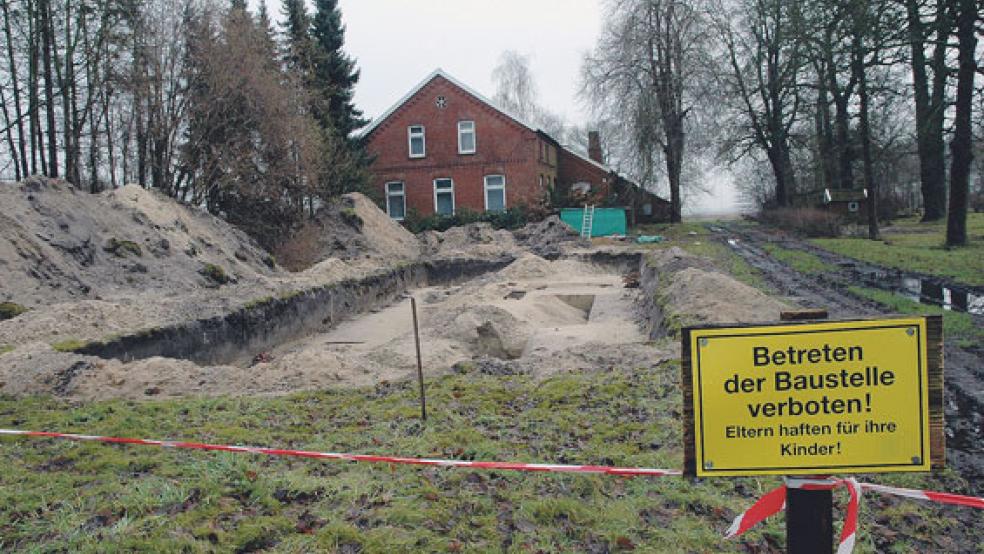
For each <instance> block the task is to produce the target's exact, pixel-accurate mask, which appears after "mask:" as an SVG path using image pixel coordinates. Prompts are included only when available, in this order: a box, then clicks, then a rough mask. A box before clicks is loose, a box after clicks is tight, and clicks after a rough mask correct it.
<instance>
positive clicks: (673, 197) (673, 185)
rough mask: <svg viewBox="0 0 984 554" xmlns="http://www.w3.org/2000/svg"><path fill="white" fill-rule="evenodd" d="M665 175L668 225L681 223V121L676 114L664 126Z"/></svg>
mask: <svg viewBox="0 0 984 554" xmlns="http://www.w3.org/2000/svg"><path fill="white" fill-rule="evenodd" d="M666 125H667V126H666V148H665V149H664V154H665V155H666V175H667V178H668V179H669V181H670V210H671V211H670V223H680V222H681V221H683V217H682V212H683V209H682V207H683V198H682V197H681V195H680V176H681V174H682V173H683V145H684V134H683V121H682V118H681V117H679V116H678V115H676V114H673V115H672V117H669V118H667V124H666Z"/></svg>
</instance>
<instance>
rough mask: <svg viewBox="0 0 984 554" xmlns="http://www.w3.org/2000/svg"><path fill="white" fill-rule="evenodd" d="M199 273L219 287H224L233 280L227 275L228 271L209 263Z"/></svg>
mask: <svg viewBox="0 0 984 554" xmlns="http://www.w3.org/2000/svg"><path fill="white" fill-rule="evenodd" d="M198 272H199V273H201V274H202V275H204V276H205V277H206V278H208V279H209V280H211V281H212V282H214V283H216V284H219V285H224V284H226V283H229V282H231V281H232V279H231V278H230V277H229V274H227V273H226V271H225V270H224V269H222V266H218V265H215V264H211V263H207V264H205V265H203V266H202V268H201V269H200V270H199V271H198Z"/></svg>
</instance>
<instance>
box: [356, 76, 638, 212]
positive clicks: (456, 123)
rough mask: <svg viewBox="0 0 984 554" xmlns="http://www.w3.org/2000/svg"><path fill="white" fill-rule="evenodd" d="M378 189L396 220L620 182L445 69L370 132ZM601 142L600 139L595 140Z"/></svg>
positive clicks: (600, 192)
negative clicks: (555, 189) (411, 212)
mask: <svg viewBox="0 0 984 554" xmlns="http://www.w3.org/2000/svg"><path fill="white" fill-rule="evenodd" d="M363 138H364V140H366V144H367V149H368V151H369V153H370V154H371V155H372V156H373V157H374V162H373V165H372V166H371V168H370V171H371V175H372V177H371V178H372V186H373V187H376V189H377V190H378V191H379V192H380V193H381V196H382V198H384V199H385V201H384V204H385V207H386V212H387V213H388V214H389V215H390V217H392V218H394V219H398V220H402V219H403V218H404V217H405V216H406V215H407V213H408V212H409V211H410V210H414V211H416V212H417V213H419V214H420V215H425V216H426V215H431V214H434V213H439V214H442V215H451V214H453V213H455V211H457V210H460V209H462V208H467V209H469V210H473V211H479V212H481V211H499V210H505V209H507V208H511V207H515V206H521V205H526V206H532V205H536V204H539V203H541V202H544V201H546V200H547V199H548V192H549V190H550V189H551V188H553V187H560V188H559V189H558V190H563V191H572V190H573V191H585V192H589V193H591V196H596V197H601V198H604V197H607V196H608V195H609V194H610V193H611V192H612V190H613V189H612V187H613V185H614V184H615V182H616V181H617V180H618V179H620V178H619V177H618V175H617V174H616V173H615V172H614V171H612V170H611V169H610V168H608V167H607V166H605V165H604V164H603V163H601V162H600V152H601V149H600V145H598V148H597V150H598V159H597V160H592V159H589V158H586V157H583V156H581V155H579V154H577V153H575V152H572V151H571V150H569V149H567V148H564V147H563V146H562V145H560V144H559V143H558V142H557V141H556V140H554V139H553V138H552V137H550V136H549V135H548V134H546V133H545V132H543V131H542V130H539V129H537V128H535V127H533V126H530V125H529V124H527V123H524V122H523V121H521V120H519V119H518V118H516V117H514V116H512V115H510V114H508V113H506V112H504V111H502V110H500V109H499V108H497V107H495V105H494V104H493V103H492V102H490V101H489V100H487V99H486V98H485V97H483V96H482V95H481V94H479V93H477V92H475V91H474V90H472V89H471V88H469V87H468V86H467V85H465V84H463V83H461V82H460V81H458V80H456V79H455V78H454V77H451V76H450V75H448V74H447V73H446V72H444V71H443V70H441V69H438V70H436V71H434V72H433V73H431V74H430V75H428V76H427V78H425V79H424V80H423V81H422V82H421V83H420V84H418V85H417V86H415V87H414V88H413V89H412V90H411V91H410V92H409V93H407V94H406V96H404V97H403V98H401V99H400V100H399V101H398V102H397V103H396V104H395V105H394V106H393V107H392V108H390V109H389V110H387V111H386V112H385V113H384V114H383V115H381V116H380V117H378V118H376V119H375V120H374V121H373V122H372V123H371V124H370V125H369V127H367V128H366V130H365V131H364V132H363ZM594 140H596V141H597V136H596V135H595V137H594Z"/></svg>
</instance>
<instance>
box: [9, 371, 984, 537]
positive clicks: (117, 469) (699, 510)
mask: <svg viewBox="0 0 984 554" xmlns="http://www.w3.org/2000/svg"><path fill="white" fill-rule="evenodd" d="M678 374H679V365H678V364H677V363H668V364H664V365H663V366H660V367H655V368H652V367H650V368H626V369H624V370H610V371H603V372H597V373H571V374H563V375H558V376H555V377H552V378H550V379H547V380H536V379H533V378H531V377H526V376H510V377H508V378H503V377H501V376H487V375H482V374H477V373H474V372H473V373H467V374H464V375H448V376H445V377H441V378H437V379H434V380H433V381H432V382H431V383H430V384H429V385H428V406H429V407H430V416H431V419H430V421H429V422H428V424H427V425H426V426H422V425H421V424H420V422H419V421H418V420H417V418H416V414H417V411H418V407H417V398H416V393H415V392H414V389H415V385H414V384H413V383H409V382H408V383H399V384H381V385H379V386H377V387H374V388H367V389H360V390H354V391H353V390H344V391H325V392H316V393H304V394H296V395H293V396H289V397H280V398H235V399H233V398H216V399H185V400H169V401H155V402H147V403H136V402H128V401H112V402H98V403H86V404H74V403H68V402H65V401H60V400H54V399H50V398H17V399H15V398H12V397H6V398H2V397H0V427H17V428H22V429H45V430H60V431H69V432H78V433H91V434H109V435H116V436H130V437H156V438H169V439H177V440H181V439H184V440H195V441H211V442H218V443H229V444H250V445H274V446H282V447H288V448H302V449H310V450H330V451H341V452H346V451H348V452H360V453H379V454H399V455H406V456H427V457H453V458H458V459H483V460H493V459H494V460H520V461H537V462H557V463H586V464H618V465H628V466H648V467H667V468H675V467H680V465H681V463H682V462H681V457H682V453H681V447H680V442H681V428H680V421H679V417H680V389H679V386H678V384H677V379H678V377H677V376H678ZM0 464H3V467H4V471H2V472H0V537H3V539H2V541H3V549H4V550H32V551H34V550H38V551H42V550H43V551H72V552H102V551H106V550H111V551H134V550H136V551H192V552H197V551H235V550H239V551H250V550H257V549H265V550H268V551H274V552H312V551H329V552H330V551H341V552H355V551H361V552H409V551H413V552H490V551H497V552H498V551H504V552H539V551H542V552H584V551H612V552H617V551H623V550H632V549H635V550H637V551H645V552H653V551H656V552H659V551H674V552H677V551H696V552H738V551H773V550H777V549H779V548H780V546H781V544H782V541H783V523H782V518H774V519H773V520H772V521H769V522H768V523H767V524H765V525H763V526H761V527H759V528H756V529H755V530H753V531H752V532H750V533H749V534H748V535H746V536H745V537H743V538H742V539H741V540H739V541H726V540H724V539H723V538H722V533H723V531H724V530H725V529H726V528H727V526H728V524H729V522H730V520H731V519H732V518H733V517H734V516H735V515H736V513H737V512H738V511H740V510H743V509H745V508H747V507H748V506H750V505H751V503H752V502H753V501H754V499H755V498H757V497H758V496H760V495H761V494H762V493H763V492H765V491H767V490H770V489H771V488H772V487H773V486H775V485H776V484H777V483H778V480H777V479H775V478H762V479H752V478H742V479H706V480H701V481H691V480H686V479H682V478H679V477H667V478H657V479H645V478H633V479H625V478H614V477H601V476H579V475H546V474H523V473H510V472H479V471H468V470H452V469H440V468H418V467H407V466H395V467H389V466H383V465H372V464H356V463H338V462H321V461H314V460H298V459H284V458H270V457H264V456H253V455H243V454H232V453H207V452H194V451H177V450H169V449H158V448H149V447H136V446H122V445H119V446H117V445H113V446H108V445H101V444H92V443H73V442H66V441H52V440H47V439H21V438H10V437H2V438H0ZM878 480H879V481H881V482H891V483H895V484H899V485H904V486H927V487H930V488H936V489H943V490H950V491H954V492H959V491H961V490H964V488H965V487H966V483H965V482H963V481H962V480H961V479H960V478H959V477H957V476H955V475H954V474H953V473H952V472H946V473H944V474H943V475H942V476H939V477H933V478H929V477H921V476H914V475H908V476H904V477H903V476H897V477H891V478H889V477H881V478H879V479H878ZM843 496H844V495H842V494H840V493H838V495H837V498H838V504H839V505H840V504H841V502H842V501H843V498H842V497H843ZM838 509H839V510H840V509H841V508H838ZM838 513H842V512H838ZM861 517H862V519H861V521H862V535H861V537H860V539H859V551H860V552H869V551H873V550H875V549H877V548H879V547H884V546H885V545H890V546H891V547H892V548H895V549H900V550H903V551H925V550H927V549H929V550H932V549H933V548H934V545H936V544H937V543H936V542H933V541H934V540H936V538H937V537H949V536H951V535H953V534H954V533H959V532H960V529H961V527H960V526H961V525H962V524H961V523H960V522H959V521H955V518H953V517H952V514H951V513H948V512H945V511H943V509H940V508H938V507H934V506H927V505H925V504H919V503H916V502H911V501H885V500H882V499H879V498H877V497H871V498H870V499H868V498H866V501H865V503H863V504H862V516H861ZM872 520H875V521H877V522H878V524H877V525H875V524H873V521H872ZM912 521H918V525H911V522H912ZM903 527H905V529H904V530H903ZM972 531H973V530H971V532H972ZM947 540H952V539H949V538H948V539H947Z"/></svg>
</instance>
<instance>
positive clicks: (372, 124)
mask: <svg viewBox="0 0 984 554" xmlns="http://www.w3.org/2000/svg"><path fill="white" fill-rule="evenodd" d="M438 77H442V78H443V79H445V80H447V81H448V82H449V83H451V84H453V85H454V86H456V87H458V88H460V89H461V90H463V91H465V92H466V93H467V94H469V95H471V96H472V97H474V98H475V99H476V100H478V101H479V102H481V103H483V104H485V105H486V106H487V107H489V108H490V109H492V110H495V111H497V112H499V113H501V114H503V115H505V116H506V117H508V118H509V119H511V120H513V121H514V122H515V123H517V124H518V125H520V126H521V127H524V128H526V129H529V130H530V131H533V132H534V133H537V134H538V135H540V136H542V137H544V138H546V139H547V140H549V141H550V142H552V143H553V144H554V145H555V146H556V147H557V148H560V149H562V150H564V151H565V152H567V153H569V154H570V155H572V156H574V157H576V158H579V159H581V160H583V161H584V162H586V163H588V164H591V165H593V166H595V167H597V168H598V169H600V170H602V171H605V172H607V173H611V174H613V175H614V176H616V177H618V178H620V179H623V180H625V181H628V182H629V183H632V184H633V185H634V186H636V187H638V188H640V189H642V190H646V189H644V188H643V187H641V186H640V185H639V184H637V183H635V182H634V181H632V180H631V179H629V178H628V177H625V176H623V175H621V174H619V173H618V172H617V171H615V170H614V169H613V168H611V167H609V166H607V165H605V164H603V163H599V162H597V161H596V160H592V159H591V158H589V157H587V156H585V155H583V154H581V153H579V152H576V151H575V150H573V149H571V148H567V147H565V146H564V145H562V144H560V143H559V142H558V141H557V139H555V138H553V137H552V136H550V134H549V133H547V132H546V131H544V130H543V129H540V128H539V127H537V126H535V125H532V124H530V123H529V122H527V121H525V120H523V119H522V118H521V117H519V116H517V115H515V114H513V113H510V112H509V111H508V110H504V109H503V108H502V107H500V106H498V105H496V104H495V102H493V101H491V100H489V99H488V98H486V97H485V96H483V95H482V94H481V93H480V92H478V91H476V90H475V89H473V88H471V87H469V86H468V85H466V84H465V83H463V82H461V81H459V80H458V79H456V78H454V77H453V76H452V75H451V74H450V73H448V72H447V71H444V70H443V69H441V68H440V67H439V68H437V69H435V70H434V71H432V72H431V73H430V74H429V75H427V76H426V77H424V79H423V80H422V81H420V82H419V83H417V84H416V85H415V86H414V87H413V88H412V89H410V91H409V92H407V93H406V94H405V95H403V97H402V98H400V99H399V100H397V101H396V103H395V104H393V105H392V106H390V108H389V109H388V110H386V111H385V112H383V113H382V114H381V115H380V116H379V117H377V118H375V119H373V120H372V122H370V123H369V125H368V126H366V127H365V129H363V130H362V133H361V135H360V136H362V137H367V136H369V135H370V134H372V132H373V131H375V130H376V128H377V127H379V126H380V125H382V124H383V122H385V121H386V120H387V119H389V118H390V116H392V115H393V114H394V113H396V112H397V110H399V109H400V108H401V107H403V105H404V104H406V103H407V102H408V101H409V100H410V99H411V98H413V97H414V96H415V95H416V94H417V93H418V92H420V91H421V89H423V88H424V87H426V86H427V85H428V84H429V83H430V82H431V81H433V80H434V79H436V78H438ZM647 192H648V191H647Z"/></svg>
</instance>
